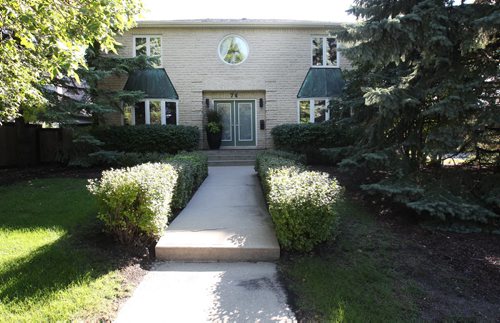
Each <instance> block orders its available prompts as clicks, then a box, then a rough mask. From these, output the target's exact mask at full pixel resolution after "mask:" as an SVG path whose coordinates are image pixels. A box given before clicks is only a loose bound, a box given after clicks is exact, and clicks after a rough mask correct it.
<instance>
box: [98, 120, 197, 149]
mask: <svg viewBox="0 0 500 323" xmlns="http://www.w3.org/2000/svg"><path fill="white" fill-rule="evenodd" d="M92 134H93V135H94V136H95V137H96V138H97V139H99V140H100V141H102V142H104V147H103V149H105V150H115V151H123V152H135V153H146V152H159V153H168V154H176V153H178V152H179V151H192V150H194V149H196V148H198V144H199V139H200V132H199V130H198V128H197V127H192V126H175V125H138V126H116V127H107V128H96V129H94V130H93V131H92Z"/></svg>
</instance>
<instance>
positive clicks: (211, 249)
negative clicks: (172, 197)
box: [155, 166, 280, 262]
mask: <svg viewBox="0 0 500 323" xmlns="http://www.w3.org/2000/svg"><path fill="white" fill-rule="evenodd" d="M155 252H156V258H157V259H158V260H168V261H185V262H217V261H219V262H220V261H230V262H233V261H253V262H255V261H275V260H277V259H279V255H280V249H279V244H278V241H277V239H276V236H275V233H274V228H273V224H272V221H271V217H270V215H269V213H268V212H267V208H266V205H265V202H264V197H263V194H262V190H261V187H260V183H259V182H258V179H257V175H256V174H255V171H254V170H253V168H252V167H248V166H237V167H210V169H209V176H208V177H207V179H206V180H205V182H203V184H202V186H200V188H199V189H198V191H197V192H196V193H195V195H194V196H193V198H192V199H191V201H190V202H189V203H188V205H187V206H186V208H185V209H184V210H182V212H181V213H180V214H179V215H178V216H177V217H176V218H175V220H174V221H173V222H172V223H171V224H170V226H169V227H168V229H167V230H166V232H165V234H164V235H163V236H162V237H161V238H160V241H158V243H157V244H156V248H155Z"/></svg>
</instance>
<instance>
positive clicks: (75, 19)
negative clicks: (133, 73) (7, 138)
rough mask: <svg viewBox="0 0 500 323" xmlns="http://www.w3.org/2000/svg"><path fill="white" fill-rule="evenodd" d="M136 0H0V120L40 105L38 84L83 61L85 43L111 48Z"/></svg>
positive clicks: (71, 73) (71, 71) (72, 71)
mask: <svg viewBox="0 0 500 323" xmlns="http://www.w3.org/2000/svg"><path fill="white" fill-rule="evenodd" d="M140 10H141V5H140V2H139V1H136V0H124V1H121V0H110V1H83V0H70V1H49V0H28V1H15V0H6V1H4V2H3V3H2V6H1V7H0V44H1V46H0V84H2V87H1V88H0V122H2V121H4V120H7V119H9V118H13V117H16V116H18V115H19V111H20V109H33V108H35V109H36V108H40V107H42V106H43V105H45V104H46V102H47V100H46V98H45V97H44V95H43V94H42V88H43V86H45V85H47V84H49V83H50V82H51V81H52V79H54V78H60V77H62V76H68V77H70V78H74V79H76V80H79V75H78V73H77V72H76V71H77V70H78V69H79V68H80V67H85V66H86V62H85V57H84V54H85V48H87V46H89V45H93V44H95V43H98V44H100V46H99V47H100V49H101V50H103V51H111V52H113V51H115V48H116V46H117V42H116V41H115V39H114V36H116V35H117V34H120V33H123V32H124V31H125V30H127V29H129V28H131V27H133V26H134V23H135V22H134V17H135V16H136V15H137V14H138V13H139V11H140Z"/></svg>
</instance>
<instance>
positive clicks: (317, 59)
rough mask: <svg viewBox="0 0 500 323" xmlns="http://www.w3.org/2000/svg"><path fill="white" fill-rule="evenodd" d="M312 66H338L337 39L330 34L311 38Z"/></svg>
mask: <svg viewBox="0 0 500 323" xmlns="http://www.w3.org/2000/svg"><path fill="white" fill-rule="evenodd" d="M311 49H312V66H322V67H338V65H339V60H338V55H337V39H336V38H334V37H328V36H313V37H312V38H311Z"/></svg>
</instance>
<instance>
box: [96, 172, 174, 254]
mask: <svg viewBox="0 0 500 323" xmlns="http://www.w3.org/2000/svg"><path fill="white" fill-rule="evenodd" d="M177 178H178V175H177V172H176V171H175V169H174V167H173V166H172V165H168V164H162V163H154V164H151V163H147V164H142V165H138V166H134V167H131V168H123V169H112V170H108V171H104V172H103V173H102V177H101V179H100V180H89V185H88V189H89V191H90V192H91V193H92V194H93V195H95V196H96V198H97V201H98V206H99V215H98V218H99V219H100V220H101V221H103V223H104V224H105V226H106V228H107V230H108V231H109V232H110V233H111V234H112V235H113V236H115V237H116V238H117V240H118V241H119V242H121V243H124V244H133V243H134V240H137V239H140V240H143V241H144V240H146V241H147V240H148V239H157V238H159V237H160V235H161V233H162V232H163V230H164V229H165V227H166V225H167V221H168V218H169V216H170V215H171V202H172V196H173V192H174V187H175V184H176V182H177Z"/></svg>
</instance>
